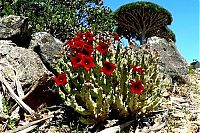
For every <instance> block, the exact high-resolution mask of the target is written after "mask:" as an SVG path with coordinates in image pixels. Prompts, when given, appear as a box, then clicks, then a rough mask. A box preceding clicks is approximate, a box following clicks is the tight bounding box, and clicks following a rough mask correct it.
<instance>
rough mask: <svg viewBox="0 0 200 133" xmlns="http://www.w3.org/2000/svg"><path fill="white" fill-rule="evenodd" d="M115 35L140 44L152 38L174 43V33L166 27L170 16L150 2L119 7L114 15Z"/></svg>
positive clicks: (170, 18)
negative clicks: (115, 23)
mask: <svg viewBox="0 0 200 133" xmlns="http://www.w3.org/2000/svg"><path fill="white" fill-rule="evenodd" d="M114 16H115V19H116V21H117V30H116V31H117V33H118V34H121V35H124V36H125V37H127V38H128V39H130V38H136V39H137V40H139V41H140V44H144V43H146V41H147V39H148V38H149V37H152V36H158V37H162V38H165V39H167V40H170V39H171V40H173V41H175V40H176V39H175V35H174V33H173V32H172V31H171V30H170V29H169V28H168V27H167V25H170V24H171V22H172V15H171V13H170V12H169V11H167V10H166V9H165V8H163V7H161V6H159V5H157V4H154V3H151V2H144V1H140V2H133V3H129V4H126V5H123V6H121V7H120V8H119V9H117V10H116V11H115V13H114Z"/></svg>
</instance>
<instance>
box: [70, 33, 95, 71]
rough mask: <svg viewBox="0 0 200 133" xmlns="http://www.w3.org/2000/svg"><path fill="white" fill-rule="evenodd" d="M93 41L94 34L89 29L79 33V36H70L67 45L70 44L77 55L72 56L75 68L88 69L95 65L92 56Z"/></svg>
mask: <svg viewBox="0 0 200 133" xmlns="http://www.w3.org/2000/svg"><path fill="white" fill-rule="evenodd" d="M93 41H94V34H92V33H90V32H89V31H87V32H85V33H79V34H77V37H73V38H70V39H69V40H68V41H67V42H66V45H69V46H70V48H71V49H72V50H73V52H74V53H75V56H74V57H72V58H71V63H72V67H73V68H75V69H77V68H80V67H84V68H85V69H86V70H87V71H88V70H89V69H90V68H92V67H95V64H94V62H93V57H92V52H93V46H92V42H93Z"/></svg>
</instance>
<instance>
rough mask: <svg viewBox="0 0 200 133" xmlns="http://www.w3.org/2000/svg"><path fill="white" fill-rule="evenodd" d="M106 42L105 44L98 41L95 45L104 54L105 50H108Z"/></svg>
mask: <svg viewBox="0 0 200 133" xmlns="http://www.w3.org/2000/svg"><path fill="white" fill-rule="evenodd" d="M108 47H109V46H108V44H105V43H103V42H101V41H100V42H99V45H98V46H97V47H96V49H97V50H98V51H99V52H100V53H101V54H104V53H106V52H108Z"/></svg>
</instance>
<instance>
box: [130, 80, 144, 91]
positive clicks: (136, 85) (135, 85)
mask: <svg viewBox="0 0 200 133" xmlns="http://www.w3.org/2000/svg"><path fill="white" fill-rule="evenodd" d="M142 90H144V85H143V84H142V81H141V80H138V81H135V80H132V81H131V88H130V91H131V92H132V93H136V94H142Z"/></svg>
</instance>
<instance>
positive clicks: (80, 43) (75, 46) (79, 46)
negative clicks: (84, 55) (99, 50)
mask: <svg viewBox="0 0 200 133" xmlns="http://www.w3.org/2000/svg"><path fill="white" fill-rule="evenodd" d="M84 45H85V42H84V41H83V40H76V41H75V42H74V44H73V45H72V46H71V47H72V48H73V49H82V48H83V47H84Z"/></svg>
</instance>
